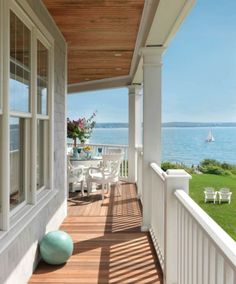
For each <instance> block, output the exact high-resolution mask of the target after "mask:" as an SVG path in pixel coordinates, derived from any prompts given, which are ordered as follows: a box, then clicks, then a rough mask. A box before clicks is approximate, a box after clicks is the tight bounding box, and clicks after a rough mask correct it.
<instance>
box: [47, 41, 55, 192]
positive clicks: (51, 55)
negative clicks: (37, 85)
mask: <svg viewBox="0 0 236 284" xmlns="http://www.w3.org/2000/svg"><path fill="white" fill-rule="evenodd" d="M48 96H49V97H48V115H49V117H50V121H49V147H47V149H48V156H49V171H48V172H49V176H48V178H49V187H50V188H51V189H53V188H54V46H53V47H51V48H50V49H49V78H48Z"/></svg>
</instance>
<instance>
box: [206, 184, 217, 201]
mask: <svg viewBox="0 0 236 284" xmlns="http://www.w3.org/2000/svg"><path fill="white" fill-rule="evenodd" d="M204 195H205V203H206V202H207V201H213V202H214V204H215V203H216V199H217V191H215V190H214V188H213V187H206V188H205V190H204Z"/></svg>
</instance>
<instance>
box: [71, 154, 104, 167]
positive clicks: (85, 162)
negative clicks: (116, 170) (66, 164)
mask: <svg viewBox="0 0 236 284" xmlns="http://www.w3.org/2000/svg"><path fill="white" fill-rule="evenodd" d="M101 161H102V157H99V156H94V157H92V158H90V159H86V158H83V157H82V158H80V157H79V158H73V157H71V158H70V162H71V164H72V165H73V166H74V167H77V166H84V167H86V168H89V167H98V166H99V165H100V163H101Z"/></svg>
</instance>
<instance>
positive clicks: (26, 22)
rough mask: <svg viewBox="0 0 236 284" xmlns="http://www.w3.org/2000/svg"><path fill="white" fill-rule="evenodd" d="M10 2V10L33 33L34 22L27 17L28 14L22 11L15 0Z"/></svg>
mask: <svg viewBox="0 0 236 284" xmlns="http://www.w3.org/2000/svg"><path fill="white" fill-rule="evenodd" d="M8 1H9V8H10V10H11V11H12V12H13V13H14V14H15V15H16V16H17V17H18V19H19V20H20V21H21V22H22V23H23V24H24V25H25V26H26V27H27V28H28V29H29V30H30V32H32V29H33V26H34V25H33V22H32V21H31V20H30V18H29V17H28V16H27V14H26V13H25V12H24V10H22V9H21V8H20V7H19V5H17V3H16V2H15V1H14V0H8Z"/></svg>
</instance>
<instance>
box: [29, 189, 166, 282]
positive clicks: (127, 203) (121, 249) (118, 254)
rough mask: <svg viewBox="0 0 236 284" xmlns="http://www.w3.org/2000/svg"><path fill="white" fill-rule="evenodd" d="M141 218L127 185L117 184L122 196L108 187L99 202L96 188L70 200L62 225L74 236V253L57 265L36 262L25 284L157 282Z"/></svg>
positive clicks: (157, 269) (158, 276) (158, 272)
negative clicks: (142, 229) (103, 198)
mask: <svg viewBox="0 0 236 284" xmlns="http://www.w3.org/2000/svg"><path fill="white" fill-rule="evenodd" d="M141 216H142V212H141V207H140V205H139V202H138V200H137V198H136V190H135V187H134V185H132V184H123V185H122V196H118V194H117V192H116V191H115V190H111V195H110V196H109V197H108V195H107V198H106V199H105V201H104V203H103V205H102V204H101V196H100V194H99V191H98V192H97V193H94V194H93V195H91V196H90V197H89V198H88V197H81V198H79V204H77V205H76V204H73V203H70V202H69V207H68V217H67V218H66V219H65V220H64V222H63V224H62V226H61V229H62V230H64V231H66V232H68V233H69V234H70V235H71V236H72V238H73V241H74V252H73V255H72V256H71V258H70V259H69V261H68V262H67V263H66V264H65V265H61V266H50V265H47V264H45V263H44V262H40V263H39V265H38V268H37V269H36V271H35V272H34V274H33V276H32V277H31V279H30V282H29V283H83V284H86V283H90V284H93V283H119V284H120V283H135V284H136V283H142V284H144V283H162V273H161V269H160V266H159V264H158V260H157V257H156V255H155V252H154V248H153V245H152V243H151V240H150V236H149V234H148V233H142V232H140V224H141Z"/></svg>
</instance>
